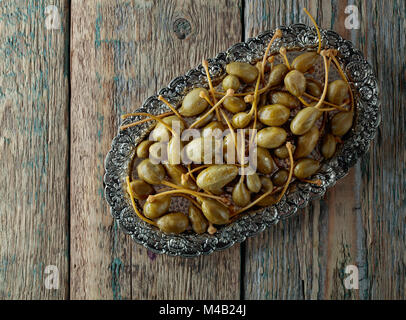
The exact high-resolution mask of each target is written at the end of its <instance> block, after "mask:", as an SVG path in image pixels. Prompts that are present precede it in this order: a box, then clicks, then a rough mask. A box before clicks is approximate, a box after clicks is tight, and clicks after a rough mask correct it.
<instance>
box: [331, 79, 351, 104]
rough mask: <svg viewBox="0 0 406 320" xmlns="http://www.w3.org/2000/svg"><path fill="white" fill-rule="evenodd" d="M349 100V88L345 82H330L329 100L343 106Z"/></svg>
mask: <svg viewBox="0 0 406 320" xmlns="http://www.w3.org/2000/svg"><path fill="white" fill-rule="evenodd" d="M347 98H348V87H347V84H346V83H345V81H344V80H335V81H333V82H330V83H329V84H328V87H327V100H328V101H330V102H331V103H334V104H337V105H341V104H343V103H344V100H345V99H347Z"/></svg>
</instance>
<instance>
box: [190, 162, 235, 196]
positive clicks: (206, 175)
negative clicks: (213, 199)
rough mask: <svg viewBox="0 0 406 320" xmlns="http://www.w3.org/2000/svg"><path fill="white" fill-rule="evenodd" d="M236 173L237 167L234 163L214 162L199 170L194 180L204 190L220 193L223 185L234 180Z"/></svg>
mask: <svg viewBox="0 0 406 320" xmlns="http://www.w3.org/2000/svg"><path fill="white" fill-rule="evenodd" d="M237 174H238V168H237V167H236V166H234V165H231V164H230V165H228V164H216V165H212V166H210V167H208V168H206V169H204V170H203V171H201V172H200V173H199V174H198V176H197V178H196V182H197V185H198V186H199V188H201V189H203V190H205V191H208V192H211V193H214V194H221V193H222V192H223V190H222V189H223V187H224V186H225V185H227V184H228V183H229V182H231V181H232V180H234V178H235V177H236V176H237Z"/></svg>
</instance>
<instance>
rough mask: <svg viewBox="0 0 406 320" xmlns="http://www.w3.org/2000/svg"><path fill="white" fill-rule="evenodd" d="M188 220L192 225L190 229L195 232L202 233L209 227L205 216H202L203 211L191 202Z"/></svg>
mask: <svg viewBox="0 0 406 320" xmlns="http://www.w3.org/2000/svg"><path fill="white" fill-rule="evenodd" d="M188 213H189V220H190V222H191V225H192V229H193V231H194V232H196V233H197V234H202V233H204V232H206V230H207V228H208V227H209V223H208V222H207V220H206V218H205V217H204V215H203V213H202V212H201V211H200V209H199V208H197V207H196V206H195V205H193V204H191V205H190V206H189V210H188Z"/></svg>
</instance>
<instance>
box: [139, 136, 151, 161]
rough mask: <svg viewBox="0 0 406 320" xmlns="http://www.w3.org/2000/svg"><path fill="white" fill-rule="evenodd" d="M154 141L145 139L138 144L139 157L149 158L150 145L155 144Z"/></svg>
mask: <svg viewBox="0 0 406 320" xmlns="http://www.w3.org/2000/svg"><path fill="white" fill-rule="evenodd" d="M153 143H154V142H153V141H149V140H144V141H142V142H141V143H140V144H139V145H138V146H137V151H136V153H137V157H138V158H141V159H143V158H148V156H149V147H150V146H151V144H153Z"/></svg>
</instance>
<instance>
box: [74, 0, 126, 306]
mask: <svg viewBox="0 0 406 320" xmlns="http://www.w3.org/2000/svg"><path fill="white" fill-rule="evenodd" d="M106 3H107V1H104V2H103V1H99V2H96V1H95V2H93V1H86V2H84V1H72V3H71V10H72V22H71V27H72V29H71V30H72V31H71V47H72V50H71V70H72V74H71V79H72V81H71V123H72V126H71V164H72V165H71V290H70V292H71V298H72V299H113V298H123V299H126V298H130V297H131V290H130V288H131V285H130V284H131V277H130V270H131V266H130V265H129V262H130V261H131V245H130V240H129V239H128V238H127V237H122V236H121V234H120V233H119V231H118V228H117V225H116V224H114V222H113V219H112V218H111V216H110V212H109V209H108V207H107V205H106V202H105V200H104V192H103V175H104V166H103V163H104V158H105V155H106V154H107V151H108V150H109V147H110V143H111V139H112V137H113V136H114V135H115V133H116V130H117V125H116V124H117V116H116V111H117V110H116V109H115V108H116V107H117V104H116V101H117V100H118V99H119V96H117V94H116V92H115V90H116V83H115V81H116V78H117V77H118V72H119V71H118V70H117V68H118V66H117V64H116V62H117V61H118V58H117V57H115V56H114V50H115V47H116V46H117V45H118V41H117V42H114V41H111V42H102V41H101V40H100V39H101V36H102V35H101V33H100V30H101V26H102V25H105V24H107V23H108V22H109V21H111V20H110V19H113V18H112V17H114V16H115V12H114V11H111V10H110V11H108V12H107V13H106V16H102V15H101V12H100V7H101V6H103V5H104V4H106ZM106 32H108V34H107V35H106V34H103V37H113V36H112V34H114V37H116V35H117V33H116V32H117V30H116V29H115V28H113V26H111V25H110V28H107V29H106Z"/></svg>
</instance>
